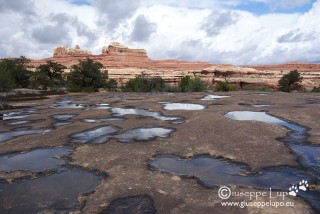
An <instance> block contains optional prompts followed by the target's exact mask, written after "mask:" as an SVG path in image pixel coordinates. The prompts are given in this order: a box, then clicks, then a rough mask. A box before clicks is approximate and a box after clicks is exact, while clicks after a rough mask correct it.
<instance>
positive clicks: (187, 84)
mask: <svg viewBox="0 0 320 214" xmlns="http://www.w3.org/2000/svg"><path fill="white" fill-rule="evenodd" d="M179 87H180V90H181V92H201V91H204V90H206V89H207V85H206V84H205V83H204V82H203V81H201V79H200V78H199V77H195V78H191V77H189V76H184V77H182V78H181V81H180V83H179Z"/></svg>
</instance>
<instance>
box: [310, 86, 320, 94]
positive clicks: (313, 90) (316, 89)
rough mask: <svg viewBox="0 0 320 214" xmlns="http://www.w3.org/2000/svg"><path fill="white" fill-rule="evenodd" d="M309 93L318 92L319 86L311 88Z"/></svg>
mask: <svg viewBox="0 0 320 214" xmlns="http://www.w3.org/2000/svg"><path fill="white" fill-rule="evenodd" d="M311 92H318V93H319V92H320V86H318V87H313V89H312V91H311Z"/></svg>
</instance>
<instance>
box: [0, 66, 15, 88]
mask: <svg viewBox="0 0 320 214" xmlns="http://www.w3.org/2000/svg"><path fill="white" fill-rule="evenodd" d="M13 88H14V79H13V77H12V74H11V73H10V72H9V71H8V69H7V66H6V63H5V62H4V61H0V92H9V91H11V90H12V89H13Z"/></svg>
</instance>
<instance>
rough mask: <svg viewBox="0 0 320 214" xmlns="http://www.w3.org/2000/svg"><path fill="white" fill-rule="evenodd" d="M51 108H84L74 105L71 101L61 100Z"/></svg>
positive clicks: (80, 105) (81, 105)
mask: <svg viewBox="0 0 320 214" xmlns="http://www.w3.org/2000/svg"><path fill="white" fill-rule="evenodd" d="M53 108H85V106H84V105H83V104H74V103H72V101H71V100H61V101H59V102H57V103H56V104H55V105H54V106H53Z"/></svg>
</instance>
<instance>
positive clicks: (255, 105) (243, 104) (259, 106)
mask: <svg viewBox="0 0 320 214" xmlns="http://www.w3.org/2000/svg"><path fill="white" fill-rule="evenodd" d="M239 105H241V106H249V107H256V108H261V107H269V106H271V105H270V104H247V103H239Z"/></svg>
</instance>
